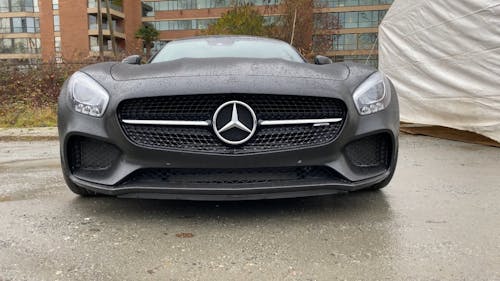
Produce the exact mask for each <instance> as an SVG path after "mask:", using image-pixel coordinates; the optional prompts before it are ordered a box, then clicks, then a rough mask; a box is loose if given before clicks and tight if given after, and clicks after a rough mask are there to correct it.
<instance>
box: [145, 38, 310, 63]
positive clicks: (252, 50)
mask: <svg viewBox="0 0 500 281" xmlns="http://www.w3.org/2000/svg"><path fill="white" fill-rule="evenodd" d="M181 58H259V59H270V58H278V59H284V60H288V61H294V62H304V60H303V59H302V57H301V56H300V55H299V54H298V53H297V51H295V49H294V48H292V47H291V46H290V45H288V44H286V43H285V42H281V41H277V40H263V39H258V38H238V37H222V38H221V37H213V38H199V39H188V40H179V41H173V42H170V43H168V44H167V45H165V47H163V49H161V50H160V52H159V53H158V54H157V55H156V56H155V57H154V58H153V59H152V61H151V63H156V62H164V61H171V60H176V59H181Z"/></svg>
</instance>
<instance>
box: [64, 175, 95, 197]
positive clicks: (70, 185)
mask: <svg viewBox="0 0 500 281" xmlns="http://www.w3.org/2000/svg"><path fill="white" fill-rule="evenodd" d="M63 176H64V181H65V182H66V185H67V186H68V188H69V190H71V191H72V192H73V193H75V194H78V195H80V196H82V197H94V196H97V195H99V194H98V193H95V192H94V191H90V190H88V189H85V188H83V187H80V186H78V185H76V184H75V183H73V182H72V181H71V180H70V179H69V177H68V175H67V174H66V171H63Z"/></svg>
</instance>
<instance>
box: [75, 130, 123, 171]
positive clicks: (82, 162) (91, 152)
mask: <svg viewBox="0 0 500 281" xmlns="http://www.w3.org/2000/svg"><path fill="white" fill-rule="evenodd" d="M119 155H120V151H119V150H118V149H117V148H116V147H115V146H114V145H112V144H109V143H106V142H102V141H98V140H94V139H90V138H85V137H73V138H71V139H70V141H69V144H68V160H69V167H70V170H71V172H72V173H78V172H101V171H106V170H108V169H109V168H111V166H112V165H113V163H114V162H115V161H116V160H117V158H118V157H119Z"/></svg>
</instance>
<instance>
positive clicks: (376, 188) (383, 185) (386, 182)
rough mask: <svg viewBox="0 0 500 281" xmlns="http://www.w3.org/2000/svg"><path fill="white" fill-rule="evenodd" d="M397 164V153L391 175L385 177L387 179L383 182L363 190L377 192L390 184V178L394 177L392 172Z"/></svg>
mask: <svg viewBox="0 0 500 281" xmlns="http://www.w3.org/2000/svg"><path fill="white" fill-rule="evenodd" d="M397 164H398V152H396V159H395V160H394V165H392V168H391V173H390V174H389V175H388V176H387V178H385V179H384V180H383V181H381V182H379V183H377V184H374V185H372V186H370V187H367V188H365V189H364V190H366V191H377V190H380V189H382V188H384V187H386V186H387V185H388V184H389V183H390V182H391V180H392V177H393V176H394V172H395V171H396V166H397Z"/></svg>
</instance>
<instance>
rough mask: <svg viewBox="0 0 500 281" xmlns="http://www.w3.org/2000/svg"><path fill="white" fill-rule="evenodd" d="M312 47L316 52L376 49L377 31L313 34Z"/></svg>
mask: <svg viewBox="0 0 500 281" xmlns="http://www.w3.org/2000/svg"><path fill="white" fill-rule="evenodd" d="M325 43H326V44H325ZM325 45H326V50H325ZM313 47H314V50H315V51H317V52H322V51H350V50H372V49H377V33H359V34H357V33H356V34H334V35H315V36H314V37H313Z"/></svg>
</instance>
